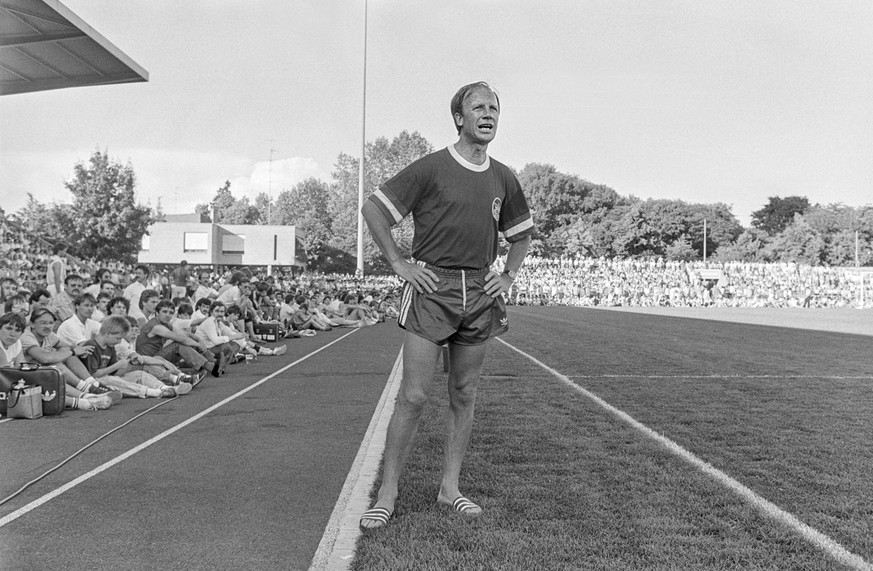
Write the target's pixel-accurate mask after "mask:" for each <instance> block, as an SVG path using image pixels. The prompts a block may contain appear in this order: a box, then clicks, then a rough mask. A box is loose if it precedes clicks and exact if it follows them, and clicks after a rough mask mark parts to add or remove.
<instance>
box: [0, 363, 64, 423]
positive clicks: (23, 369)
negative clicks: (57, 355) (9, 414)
mask: <svg viewBox="0 0 873 571" xmlns="http://www.w3.org/2000/svg"><path fill="white" fill-rule="evenodd" d="M19 381H24V384H26V385H31V386H39V387H41V389H42V413H43V415H45V416H54V415H57V414H61V413H62V412H64V404H65V400H66V396H67V388H66V387H67V385H66V383H65V382H64V379H63V377H62V376H61V373H60V372H59V371H58V370H57V369H53V368H51V367H41V366H40V365H38V364H36V363H22V364H21V365H19V366H18V367H0V414H4V415H5V414H6V408H7V403H8V399H9V394H10V392H11V389H12V387H13V386H14V385H16V384H18V382H19Z"/></svg>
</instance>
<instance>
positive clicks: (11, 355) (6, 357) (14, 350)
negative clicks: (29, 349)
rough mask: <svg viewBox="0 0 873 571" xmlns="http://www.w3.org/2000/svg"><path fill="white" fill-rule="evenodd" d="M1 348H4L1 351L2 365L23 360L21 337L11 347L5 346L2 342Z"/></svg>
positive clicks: (15, 363)
mask: <svg viewBox="0 0 873 571" xmlns="http://www.w3.org/2000/svg"><path fill="white" fill-rule="evenodd" d="M0 349H2V351H0V365H17V364H18V362H19V361H21V339H18V340H17V341H16V342H15V343H13V344H12V345H10V346H9V347H4V346H3V344H2V343H0Z"/></svg>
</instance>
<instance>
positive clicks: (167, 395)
mask: <svg viewBox="0 0 873 571" xmlns="http://www.w3.org/2000/svg"><path fill="white" fill-rule="evenodd" d="M175 397H176V389H175V388H174V387H164V388H162V389H161V398H162V399H171V398H175Z"/></svg>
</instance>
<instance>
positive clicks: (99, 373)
mask: <svg viewBox="0 0 873 571" xmlns="http://www.w3.org/2000/svg"><path fill="white" fill-rule="evenodd" d="M129 331H130V324H129V323H128V321H127V319H126V318H124V317H121V316H120V315H111V316H109V317H107V318H106V320H105V321H104V322H103V323H102V324H101V325H100V331H99V332H98V333H97V335H96V336H95V337H94V338H93V339H91V340H89V341H86V342H85V344H84V345H85V346H86V347H92V349H93V350H92V351H91V352H90V353H87V354H86V355H83V356H82V357H79V358H80V360H81V361H82V363H83V364H84V365H85V368H86V369H87V370H88V372H89V373H90V374H91V375H92V376H93V377H94V378H95V379H98V380H100V382H101V383H103V384H104V385H106V386H109V387H113V388H115V389H118V390H120V391H121V394H122V395H124V396H129V397H136V398H149V397H152V398H173V397H175V396H176V395H184V394H187V393H190V392H191V388H192V385H191V384H190V383H186V382H182V383H179V384H177V385H176V386H175V387H171V386H169V385H165V384H164V383H162V382H160V381H159V380H158V379H157V378H155V377H153V376H151V375H144V374H142V373H140V372H139V371H133V370H132V368H133V365H132V363H131V360H132V359H128V358H123V359H119V358H118V355H117V353H116V351H115V346H116V345H118V344H119V343H120V342H121V340H122V339H123V338H124V336H125V335H126V334H127V333H128V332H129ZM133 360H135V359H133ZM131 373H134V375H132V376H131V377H130V378H129V379H128V374H131ZM134 379H136V380H134Z"/></svg>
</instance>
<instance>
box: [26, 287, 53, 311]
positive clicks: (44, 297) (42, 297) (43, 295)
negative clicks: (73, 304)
mask: <svg viewBox="0 0 873 571" xmlns="http://www.w3.org/2000/svg"><path fill="white" fill-rule="evenodd" d="M51 298H52V296H51V294H49V292H48V290H47V289H36V290H34V292H33V293H32V294H30V299H29V300H28V301H29V302H30V310H31V311H33V310H35V309H37V308H39V307H46V306H47V305H48V302H49V301H50V300H51Z"/></svg>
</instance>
